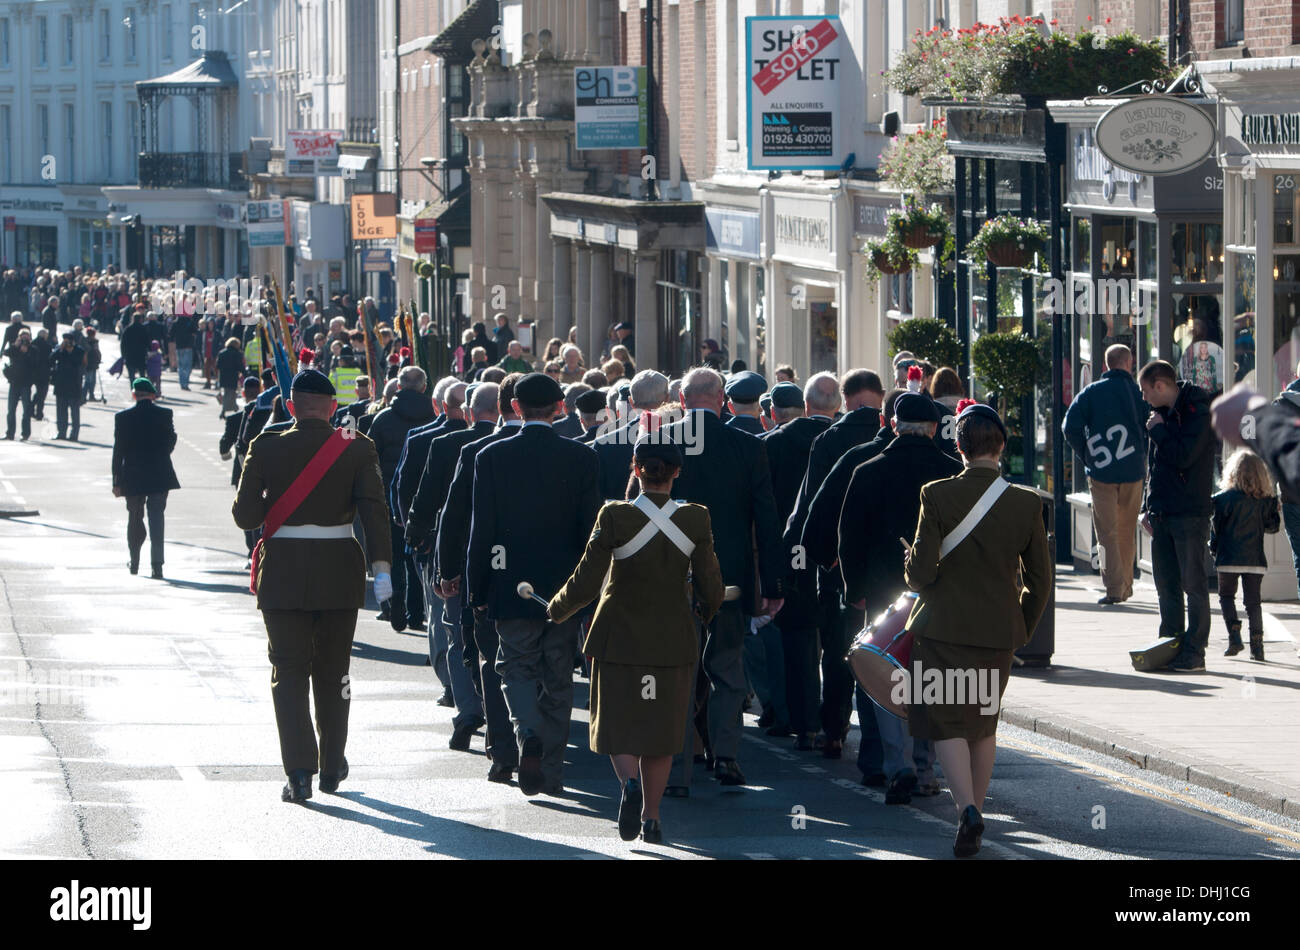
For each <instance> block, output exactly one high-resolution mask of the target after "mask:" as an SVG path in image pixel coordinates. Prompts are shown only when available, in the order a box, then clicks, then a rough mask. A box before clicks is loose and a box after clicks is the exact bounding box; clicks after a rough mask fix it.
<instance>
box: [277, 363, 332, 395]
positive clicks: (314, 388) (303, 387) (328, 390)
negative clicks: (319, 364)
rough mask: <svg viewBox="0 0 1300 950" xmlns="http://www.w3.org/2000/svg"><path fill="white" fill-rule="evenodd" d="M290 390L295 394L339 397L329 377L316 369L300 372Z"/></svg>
mask: <svg viewBox="0 0 1300 950" xmlns="http://www.w3.org/2000/svg"><path fill="white" fill-rule="evenodd" d="M289 389H290V391H291V392H295V393H315V394H316V395H318V396H336V395H338V393H336V392H335V391H334V384H333V383H331V382H330V380H329V377H328V376H326V375H325V374H324V373H322V372H320V371H319V370H314V369H304V370H301V371H299V373H298V375H297V376H295V377H294V378H293V384H292V385H291V386H290V387H289Z"/></svg>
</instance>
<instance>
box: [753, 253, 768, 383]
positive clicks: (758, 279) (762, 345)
mask: <svg viewBox="0 0 1300 950" xmlns="http://www.w3.org/2000/svg"><path fill="white" fill-rule="evenodd" d="M751 368H752V369H753V370H754V371H755V372H758V373H762V374H763V375H764V376H766V375H767V271H766V270H764V269H763V268H762V267H755V268H754V365H753V366H752V367H751Z"/></svg>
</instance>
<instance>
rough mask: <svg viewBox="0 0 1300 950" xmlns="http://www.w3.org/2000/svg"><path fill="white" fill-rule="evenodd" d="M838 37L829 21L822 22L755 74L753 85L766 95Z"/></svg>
mask: <svg viewBox="0 0 1300 950" xmlns="http://www.w3.org/2000/svg"><path fill="white" fill-rule="evenodd" d="M838 35H839V34H837V33H836V32H835V27H834V26H833V25H832V24H831V21H830V20H822V21H821V22H820V23H818V24H817V25H816V26H814V27H813V28H812V29H811V30H809V31H807V32H806V33H804V34H803V35H801V36H800V37H799V38H798V39H797V40H795V41H794V43H793V44H792V45H791V46H790V47H789V48H787V49H786V50H785V51H784V52H783V53H781V55H780V56H778V57H777V58H776V59H774V60H772V62H770V63H768V64H767V65H766V66H764V67H763V69H762V70H760V71H759V72H757V73H755V74H754V84H755V85H756V86H758V89H759V91H760V92H761V93H763V95H765V96H766V95H768V94H769V93H770V92H771V91H772V90H773V89H775V88H776V87H777V86H779V85H781V83H782V82H784V81H785V80H786V79H788V78H789V77H790V76H793V75H794V74H795V73H796V72H798V71H799V67H801V66H802V65H803V64H804V63H806V62H808V61H809V60H810V59H812V58H813V57H814V56H816V55H817V53H819V52H820V51H821V50H824V49H825V48H826V47H827V46H829V45H830V44H831V43H832V42H834V40H835V38H836V37H837V36H838Z"/></svg>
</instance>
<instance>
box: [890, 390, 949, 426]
mask: <svg viewBox="0 0 1300 950" xmlns="http://www.w3.org/2000/svg"><path fill="white" fill-rule="evenodd" d="M894 418H895V419H897V420H898V421H899V422H938V421H939V420H940V419H942V418H943V416H942V415H940V413H939V407H938V406H937V405H935V402H934V400H933V399H931V398H930V397H929V396H927V395H926V394H925V393H903V394H902V395H901V396H899V397H898V398H897V399H896V400H894Z"/></svg>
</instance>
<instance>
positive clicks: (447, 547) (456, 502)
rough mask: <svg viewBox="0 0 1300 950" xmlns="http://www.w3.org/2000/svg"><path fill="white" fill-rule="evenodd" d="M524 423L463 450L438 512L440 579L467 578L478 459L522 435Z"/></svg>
mask: <svg viewBox="0 0 1300 950" xmlns="http://www.w3.org/2000/svg"><path fill="white" fill-rule="evenodd" d="M519 429H520V425H519V424H514V425H511V424H509V423H506V424H505V425H502V426H501V427H500V428H499V429H497V430H496V431H495V432H493V433H492V434H491V435H488V436H485V437H483V438H481V439H478V440H477V441H475V442H470V443H468V444H466V445H465V447H464V448H462V449H461V450H460V456H459V457H458V458H457V459H456V470H455V472H453V473H452V476H451V487H450V488H448V489H447V501H446V502H445V503H444V504H443V506H442V511H441V512H439V514H438V522H437V524H438V541H437V551H436V552H435V557H434V561H435V563H437V565H438V579H439V580H451V579H453V578H456V577H463V575H464V573H465V553H466V551H467V550H468V548H469V525H470V519H471V516H472V514H473V509H472V505H473V503H474V459H475V458H476V457H477V456H478V453H479V452H480V451H482V450H483V449H484V448H486V447H487V446H489V445H491V444H492V443H494V442H499V441H501V440H502V439H509V438H511V437H512V436H516V435H518V434H519Z"/></svg>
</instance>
